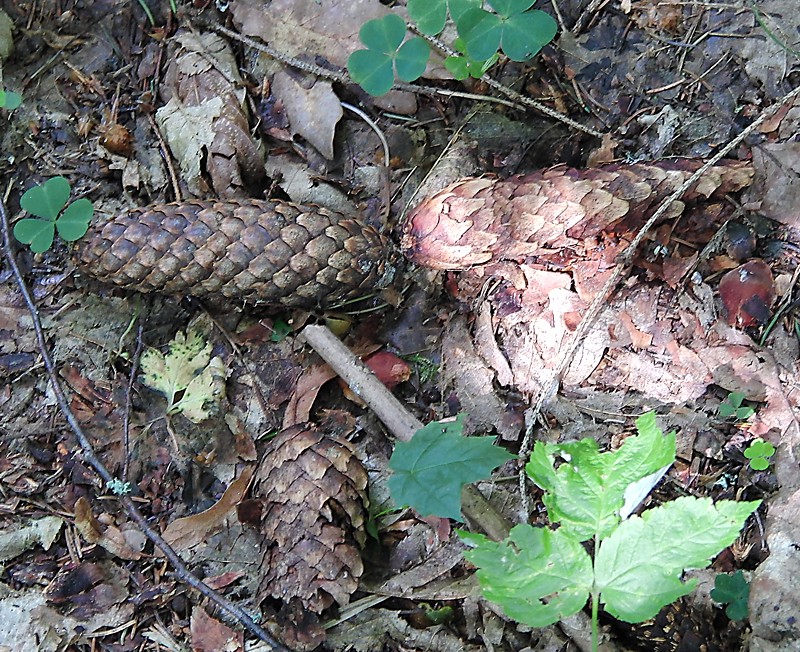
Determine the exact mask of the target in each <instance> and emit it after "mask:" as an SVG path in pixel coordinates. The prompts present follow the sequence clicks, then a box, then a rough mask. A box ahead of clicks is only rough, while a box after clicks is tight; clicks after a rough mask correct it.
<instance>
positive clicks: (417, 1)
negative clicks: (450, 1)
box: [408, 0, 447, 36]
mask: <svg viewBox="0 0 800 652" xmlns="http://www.w3.org/2000/svg"><path fill="white" fill-rule="evenodd" d="M408 15H409V16H411V18H412V20H414V22H416V23H417V28H418V29H419V31H420V32H422V33H423V34H427V35H428V36H434V35H435V34H438V33H439V32H441V31H442V30H443V29H444V24H445V23H446V22H447V0H408Z"/></svg>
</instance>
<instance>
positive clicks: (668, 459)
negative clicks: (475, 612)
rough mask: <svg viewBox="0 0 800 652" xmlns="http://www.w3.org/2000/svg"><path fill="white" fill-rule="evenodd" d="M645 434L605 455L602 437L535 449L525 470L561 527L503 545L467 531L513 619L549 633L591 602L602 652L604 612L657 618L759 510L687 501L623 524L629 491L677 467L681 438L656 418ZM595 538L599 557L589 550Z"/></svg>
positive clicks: (641, 426) (474, 557)
mask: <svg viewBox="0 0 800 652" xmlns="http://www.w3.org/2000/svg"><path fill="white" fill-rule="evenodd" d="M636 427H637V430H638V435H635V436H631V437H628V438H627V439H626V440H625V442H624V443H623V444H622V446H620V448H619V449H618V450H616V451H613V452H605V453H600V452H599V447H598V445H597V442H596V441H595V440H594V439H583V440H581V441H577V442H568V443H563V444H547V443H543V442H537V443H536V445H535V447H534V450H533V453H532V455H531V459H530V462H529V463H528V464H527V466H526V471H527V473H528V475H529V476H530V477H531V479H532V480H533V481H534V482H535V483H536V484H537V485H538V486H539V487H540V488H541V489H543V490H544V497H543V501H544V505H545V507H546V509H547V514H548V517H549V519H550V522H551V523H552V524H554V525H555V524H557V525H558V528H557V529H550V528H548V527H533V526H530V525H527V524H522V525H517V526H516V527H514V528H513V529H512V530H511V533H510V535H509V537H508V539H506V540H504V541H501V542H495V541H491V540H489V539H488V538H486V537H484V536H482V535H479V534H472V533H466V532H461V533H460V534H461V536H462V538H463V539H464V540H465V541H466V542H467V543H468V544H470V545H472V546H474V549H473V550H471V551H469V552H467V553H465V557H466V558H467V559H468V560H469V561H470V562H472V563H473V564H475V565H476V566H477V567H478V569H479V570H478V573H477V574H478V580H479V582H480V586H481V590H482V592H483V594H484V596H485V597H486V598H487V599H488V600H491V601H492V602H495V603H497V604H499V605H500V606H501V607H502V609H503V611H505V613H506V614H507V615H508V616H509V617H510V618H513V619H515V620H517V621H519V622H521V623H524V624H526V625H530V626H531V627H544V626H546V625H551V624H553V623H555V622H557V621H558V620H560V619H562V618H566V617H568V616H571V615H573V614H575V613H577V612H578V611H580V610H581V609H583V607H584V605H585V604H586V602H587V600H590V601H591V608H592V648H593V649H594V650H597V645H598V612H599V608H600V605H601V604H602V605H603V608H604V610H605V611H606V612H608V613H609V614H611V615H612V616H614V617H615V618H618V619H619V620H623V621H625V622H629V623H637V622H642V621H645V620H648V619H650V618H653V617H654V616H655V615H656V614H657V613H658V612H659V610H660V609H661V608H662V607H664V606H666V605H668V604H670V603H671V602H673V601H675V600H677V599H678V598H680V597H681V596H683V595H686V594H688V593H690V592H691V591H692V590H694V588H695V585H696V583H697V580H690V581H688V582H684V581H683V580H682V579H681V577H682V574H683V572H684V570H686V569H690V568H705V567H706V566H707V565H708V564H709V563H710V562H711V559H712V557H714V556H715V555H716V554H718V553H719V552H720V551H721V550H722V549H724V548H725V547H727V546H729V545H730V544H731V543H733V542H734V541H735V540H736V537H737V536H738V535H739V532H740V530H741V529H742V527H743V525H744V522H745V520H746V519H747V518H748V516H750V514H751V513H752V512H753V511H755V509H756V508H757V507H758V506H759V504H760V501H754V502H734V501H719V502H717V503H716V504H715V503H713V502H712V501H711V499H709V498H694V497H681V498H678V499H677V500H674V501H670V502H668V503H665V504H663V505H661V506H659V507H655V508H653V509H648V510H646V511H645V512H644V513H643V514H642V515H641V516H635V515H631V516H629V517H628V518H627V519H622V518H621V516H620V511H621V510H622V508H623V506H624V504H625V494H626V490H627V489H628V488H629V487H630V486H631V485H632V484H634V483H637V482H639V481H641V480H643V479H644V478H646V477H647V476H651V475H653V474H656V473H658V472H659V471H660V470H661V469H662V468H663V467H664V466H665V465H668V464H672V463H673V462H674V461H675V435H674V433H671V434H669V435H667V436H664V435H663V434H662V432H661V430H660V429H659V428H658V426H657V424H656V419H655V415H654V414H653V413H652V412H650V413H647V414H645V415H643V416H642V417H640V418H639V419H638V420H637V422H636ZM590 539H591V540H593V542H594V546H593V556H590V555H589V553H588V552H587V551H586V548H584V545H583V542H585V541H587V540H590Z"/></svg>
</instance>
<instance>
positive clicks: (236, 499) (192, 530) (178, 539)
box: [162, 467, 254, 552]
mask: <svg viewBox="0 0 800 652" xmlns="http://www.w3.org/2000/svg"><path fill="white" fill-rule="evenodd" d="M253 471H254V469H252V468H251V467H246V468H245V469H243V470H242V472H241V473H240V475H239V477H238V478H236V480H234V481H233V482H232V483H231V484H230V485H229V486H228V488H227V489H226V490H225V493H224V494H222V498H220V499H219V500H218V501H217V502H216V503H214V504H213V505H212V506H211V507H209V508H208V509H206V510H205V511H202V512H200V513H199V514H192V515H191V516H184V517H183V518H178V519H175V520H174V521H172V523H170V524H169V525H168V526H167V527H166V529H165V530H164V532H163V534H162V536H163V537H164V540H165V541H166V542H167V543H169V544H170V545H171V546H172V547H173V548H175V550H176V551H177V552H183V551H185V550H188V549H189V548H191V547H193V546H196V545H197V544H198V543H200V542H201V541H204V540H206V539H208V538H209V537H210V536H212V535H213V534H215V533H217V532H219V531H220V530H221V529H222V528H223V527H224V525H225V522H226V520H227V519H228V518H231V517H233V516H234V515H235V514H236V506H237V505H238V504H239V503H240V502H241V501H242V499H243V498H244V495H245V493H246V492H247V488H248V487H249V486H250V478H252V477H253Z"/></svg>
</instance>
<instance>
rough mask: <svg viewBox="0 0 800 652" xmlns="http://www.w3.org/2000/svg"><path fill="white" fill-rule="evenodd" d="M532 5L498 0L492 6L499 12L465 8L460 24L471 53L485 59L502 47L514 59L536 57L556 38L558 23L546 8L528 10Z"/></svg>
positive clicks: (470, 54)
mask: <svg viewBox="0 0 800 652" xmlns="http://www.w3.org/2000/svg"><path fill="white" fill-rule="evenodd" d="M532 4H533V2H529V1H528V0H495V1H494V2H492V3H491V5H492V7H494V9H495V10H496V11H497V14H493V13H491V12H488V11H486V10H484V9H479V8H473V9H469V10H467V11H465V12H464V13H463V14H462V15H461V17H460V18H459V19H458V21H457V22H456V25H457V27H458V34H459V36H460V37H461V38H462V39H463V40H464V43H465V45H466V50H467V54H468V55H469V56H470V57H471V58H473V59H476V60H485V59H488V58H489V57H491V56H492V55H493V54H495V53H496V52H497V50H498V49H500V48H502V50H503V52H505V54H506V56H507V57H508V58H509V59H512V60H513V61H527V60H528V59H530V58H531V57H532V56H534V55H535V54H536V53H537V52H539V50H541V49H542V48H543V47H544V46H545V45H547V44H548V43H549V42H550V41H552V40H553V37H554V36H555V35H556V32H557V30H558V25H557V24H556V21H555V20H553V18H552V17H551V16H550V15H548V14H546V13H544V12H543V11H539V10H533V11H527V9H528V8H529V7H530V6H531V5H532ZM521 7H524V9H520V8H521Z"/></svg>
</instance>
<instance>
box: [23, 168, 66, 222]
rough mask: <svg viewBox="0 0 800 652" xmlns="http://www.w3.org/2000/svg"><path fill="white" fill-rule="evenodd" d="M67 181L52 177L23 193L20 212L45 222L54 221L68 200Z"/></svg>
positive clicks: (62, 178)
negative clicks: (27, 213)
mask: <svg viewBox="0 0 800 652" xmlns="http://www.w3.org/2000/svg"><path fill="white" fill-rule="evenodd" d="M69 191H70V188H69V181H67V180H66V179H65V178H64V177H53V178H52V179H48V180H47V181H45V182H44V183H43V184H41V185H38V186H34V187H33V188H29V189H28V190H26V191H25V193H24V194H23V195H22V197H21V198H20V200H19V205H20V206H21V207H22V210H25V211H28V212H29V213H30V214H31V215H36V217H41V218H44V219H46V220H52V221H55V219H56V218H57V217H58V214H59V213H60V212H61V209H63V208H64V206H66V204H67V200H68V199H69Z"/></svg>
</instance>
